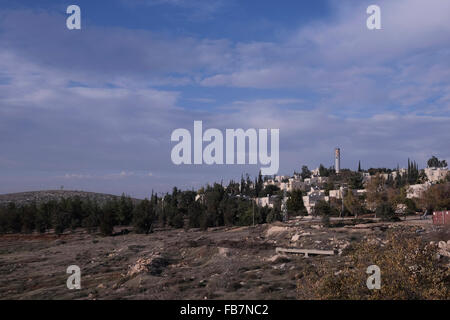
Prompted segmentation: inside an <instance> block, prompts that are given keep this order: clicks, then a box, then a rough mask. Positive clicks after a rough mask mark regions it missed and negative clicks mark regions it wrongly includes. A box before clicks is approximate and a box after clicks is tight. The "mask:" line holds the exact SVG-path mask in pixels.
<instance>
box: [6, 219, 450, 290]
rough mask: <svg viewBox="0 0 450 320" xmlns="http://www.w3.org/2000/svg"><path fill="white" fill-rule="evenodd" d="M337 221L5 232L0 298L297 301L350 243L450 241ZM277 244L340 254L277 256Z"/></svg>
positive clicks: (417, 226) (413, 226) (424, 226)
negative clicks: (328, 224)
mask: <svg viewBox="0 0 450 320" xmlns="http://www.w3.org/2000/svg"><path fill="white" fill-rule="evenodd" d="M334 223H336V226H335V227H333V228H325V227H323V226H322V225H321V222H320V220H309V219H294V220H291V221H289V222H288V223H275V224H270V225H267V224H266V225H258V226H256V227H232V228H226V227H223V228H214V229H209V230H207V231H200V230H187V231H186V230H180V229H178V230H156V231H155V232H154V233H152V234H149V235H139V234H134V233H129V234H125V235H119V236H114V237H101V236H99V235H96V234H88V233H86V232H85V231H83V230H76V231H75V232H69V233H66V234H63V235H61V236H56V235H54V234H44V235H39V234H32V235H1V236H0V275H1V277H0V298H1V299H295V298H297V297H298V295H297V288H296V284H297V277H298V274H299V273H300V272H301V271H302V270H303V269H304V268H306V267H308V266H309V267H310V266H311V265H314V263H317V262H319V261H324V260H331V261H333V263H335V264H336V265H339V263H340V260H341V258H342V256H343V255H345V249H346V248H347V247H348V246H349V245H350V244H351V243H354V242H358V241H361V240H363V239H365V238H372V239H375V240H376V241H379V242H380V244H381V243H382V242H383V241H385V237H386V233H387V232H386V231H387V230H391V229H401V230H403V231H405V232H409V233H410V234H411V236H414V237H423V238H424V240H426V241H430V242H431V241H435V242H439V241H441V242H440V245H441V246H443V250H444V251H445V250H446V247H445V246H444V245H447V242H446V241H449V240H450V237H449V233H448V231H445V230H444V229H443V228H441V227H436V226H433V225H432V224H431V220H420V219H418V218H410V219H408V220H407V221H401V222H396V223H383V222H377V221H373V220H366V221H359V222H358V223H357V224H355V222H353V220H351V219H348V220H340V221H334ZM116 231H118V230H116ZM443 241H445V242H443ZM276 247H295V248H305V249H320V250H333V251H334V252H335V254H334V255H324V256H320V255H319V256H313V255H310V256H309V257H307V258H306V257H304V256H303V255H302V254H298V255H294V254H285V255H280V254H276V252H275V249H276ZM447 249H450V242H449V246H448V248H447ZM444 253H445V252H444ZM70 265H78V266H79V267H80V268H81V290H69V289H67V286H66V280H67V278H68V276H69V275H68V274H66V269H67V267H68V266H70Z"/></svg>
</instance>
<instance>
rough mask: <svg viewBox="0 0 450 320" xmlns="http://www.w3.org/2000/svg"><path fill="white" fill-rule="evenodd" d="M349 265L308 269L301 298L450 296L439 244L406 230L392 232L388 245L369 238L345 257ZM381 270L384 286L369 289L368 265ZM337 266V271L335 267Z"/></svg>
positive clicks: (299, 289) (449, 279) (300, 285)
mask: <svg viewBox="0 0 450 320" xmlns="http://www.w3.org/2000/svg"><path fill="white" fill-rule="evenodd" d="M345 259H346V262H347V264H346V266H345V267H343V269H342V270H340V271H339V273H338V274H336V270H335V269H334V268H333V266H332V265H330V264H331V263H332V262H329V263H328V264H327V263H322V265H321V266H320V267H314V268H311V269H310V270H306V271H304V273H303V274H301V275H300V277H299V278H300V280H299V281H298V283H297V292H298V297H299V298H304V297H305V296H306V297H308V298H313V299H352V300H361V299H388V300H391V299H394V300H400V299H402V300H403V299H406V300H412V299H420V300H422V299H427V300H428V299H444V300H448V299H450V269H449V268H447V267H446V266H444V265H442V264H440V262H439V259H438V258H437V247H436V246H435V245H430V244H426V243H425V242H423V241H422V240H421V239H419V238H414V237H411V236H409V235H408V234H406V233H398V234H391V235H390V236H389V237H388V242H387V244H386V245H385V246H384V247H382V246H380V245H379V244H378V243H374V242H372V241H366V242H363V243H358V244H356V245H355V246H354V247H353V248H352V249H350V250H349V252H348V255H346V256H345ZM370 265H377V266H378V267H379V268H380V270H381V289H379V290H369V289H368V288H367V285H366V281H367V278H368V274H366V270H367V267H368V266H370ZM333 269H334V270H333Z"/></svg>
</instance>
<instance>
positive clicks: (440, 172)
mask: <svg viewBox="0 0 450 320" xmlns="http://www.w3.org/2000/svg"><path fill="white" fill-rule="evenodd" d="M448 172H449V171H448V168H425V174H426V175H427V178H428V181H430V182H439V181H441V180H445V178H446V177H447V174H448Z"/></svg>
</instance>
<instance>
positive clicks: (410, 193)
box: [406, 182, 431, 199]
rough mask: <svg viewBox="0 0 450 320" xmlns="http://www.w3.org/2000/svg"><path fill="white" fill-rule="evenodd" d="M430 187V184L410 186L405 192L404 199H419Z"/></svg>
mask: <svg viewBox="0 0 450 320" xmlns="http://www.w3.org/2000/svg"><path fill="white" fill-rule="evenodd" d="M430 186H431V183H430V182H426V183H422V184H412V185H410V186H409V187H408V190H406V197H407V198H409V199H412V198H420V196H421V195H422V193H423V192H424V191H426V190H427V189H428V188H429V187H430Z"/></svg>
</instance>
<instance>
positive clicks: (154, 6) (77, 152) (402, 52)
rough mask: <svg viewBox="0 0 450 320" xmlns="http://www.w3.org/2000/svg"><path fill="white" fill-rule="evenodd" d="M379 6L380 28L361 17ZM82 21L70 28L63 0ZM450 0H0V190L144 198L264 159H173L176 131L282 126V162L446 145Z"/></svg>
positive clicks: (374, 163) (419, 151) (401, 158)
mask: <svg viewBox="0 0 450 320" xmlns="http://www.w3.org/2000/svg"><path fill="white" fill-rule="evenodd" d="M374 3H375V4H378V5H379V6H380V7H381V14H382V30H374V31H370V30H368V29H367V28H366V18H367V14H366V12H365V11H366V8H367V6H368V5H369V4H374ZM70 4H77V5H79V6H80V7H81V14H82V30H79V31H78V30H73V31H69V30H67V29H66V26H65V20H66V18H67V15H66V14H65V10H66V8H67V6H68V5H70ZM448 12H450V3H449V2H447V1H439V0H431V1H426V2H425V1H420V0H398V1H375V2H374V1H282V2H280V1H248V0H246V1H242V0H241V1H237V0H230V1H224V0H209V1H206V0H205V1H203V0H191V1H184V0H128V1H126V0H114V1H98V0H97V1H92V0H91V1H39V2H38V1H31V0H30V1H28V0H27V1H14V2H12V1H0V146H1V150H2V152H1V153H0V181H1V182H0V192H1V193H6V192H16V191H25V190H36V189H53V188H58V187H59V186H61V185H64V187H65V189H83V190H89V191H99V192H109V193H115V194H120V193H122V192H125V193H128V194H131V195H133V196H137V197H144V196H146V195H148V194H149V193H150V192H151V190H152V189H154V190H155V191H159V192H164V191H168V190H170V189H171V187H172V186H174V185H176V186H179V187H182V188H197V187H199V186H201V185H204V184H205V183H207V182H214V181H220V180H222V179H223V180H224V181H227V180H229V179H231V178H235V179H238V178H239V177H240V175H241V173H245V172H248V173H250V174H255V173H257V172H258V169H259V165H258V166H237V165H235V166H206V165H203V166H175V165H173V164H172V163H171V160H170V150H171V148H172V146H173V144H171V142H170V134H171V132H172V131H173V130H174V129H176V128H187V129H190V130H192V127H193V121H194V120H202V121H203V124H204V127H205V128H206V127H210V128H219V129H225V128H280V173H281V174H289V173H292V172H293V170H295V169H296V170H299V168H300V167H301V165H302V164H307V165H308V166H309V167H310V168H315V167H317V166H318V165H319V164H320V163H323V164H324V165H326V166H331V165H332V164H333V148H334V147H335V146H339V147H341V150H342V163H343V166H344V167H349V168H352V169H354V168H356V166H357V164H358V161H359V160H361V162H362V165H363V167H365V168H368V167H396V166H397V164H400V166H405V165H406V163H407V159H408V157H409V158H412V159H415V160H416V161H418V162H419V164H420V165H421V166H422V167H423V166H425V163H426V160H427V159H428V158H429V157H430V156H431V155H436V156H438V157H440V158H444V159H447V160H449V159H450V142H449V141H450V132H449V131H448V124H449V123H450V122H449V120H450V80H449V79H450V40H449V39H450V37H449V35H450V19H448V16H447V14H448Z"/></svg>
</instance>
